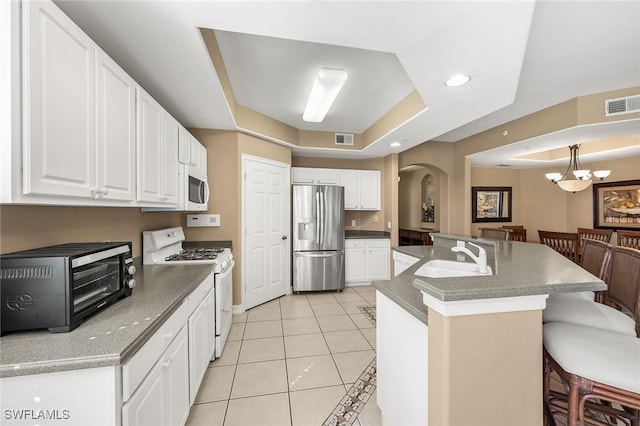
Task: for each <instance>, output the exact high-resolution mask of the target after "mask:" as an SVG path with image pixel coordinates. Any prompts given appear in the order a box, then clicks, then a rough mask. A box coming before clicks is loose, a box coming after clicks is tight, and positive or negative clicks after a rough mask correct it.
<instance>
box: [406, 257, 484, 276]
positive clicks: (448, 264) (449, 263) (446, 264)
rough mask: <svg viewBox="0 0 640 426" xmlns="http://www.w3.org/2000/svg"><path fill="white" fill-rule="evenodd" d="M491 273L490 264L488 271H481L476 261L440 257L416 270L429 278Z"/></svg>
mask: <svg viewBox="0 0 640 426" xmlns="http://www.w3.org/2000/svg"><path fill="white" fill-rule="evenodd" d="M491 274H492V272H491V267H490V266H487V272H480V271H479V270H478V265H476V264H475V263H468V262H456V261H454V260H439V259H436V260H430V261H429V262H427V263H425V264H424V265H422V266H421V267H420V268H418V270H417V271H416V275H419V276H421V277H428V278H444V277H473V276H478V275H491Z"/></svg>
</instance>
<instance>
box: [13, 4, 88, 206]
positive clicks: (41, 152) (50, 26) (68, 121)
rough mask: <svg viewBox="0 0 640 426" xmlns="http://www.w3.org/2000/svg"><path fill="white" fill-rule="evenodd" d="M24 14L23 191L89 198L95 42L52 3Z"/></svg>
mask: <svg viewBox="0 0 640 426" xmlns="http://www.w3.org/2000/svg"><path fill="white" fill-rule="evenodd" d="M22 11H23V25H24V31H23V36H24V38H23V50H22V55H23V57H24V59H25V61H24V68H23V79H24V80H23V96H22V99H23V100H24V106H25V114H24V116H23V119H24V134H23V167H24V175H23V178H24V182H23V192H24V193H25V194H30V193H35V194H52V195H68V196H76V197H87V198H88V197H91V196H92V193H91V190H92V189H93V187H94V179H95V173H94V168H95V163H94V162H95V68H94V67H95V44H94V43H93V42H92V41H91V39H90V38H89V37H87V35H86V34H84V33H83V32H82V31H81V30H80V28H78V27H77V26H76V25H75V24H74V23H73V22H72V21H71V20H70V19H69V18H68V17H67V16H66V15H65V14H64V13H62V11H61V10H60V9H58V7H57V6H56V5H54V4H53V3H50V2H36V1H33V2H24V3H22ZM3 96H8V94H4V95H3ZM5 142H6V143H8V141H5ZM3 143H4V142H3Z"/></svg>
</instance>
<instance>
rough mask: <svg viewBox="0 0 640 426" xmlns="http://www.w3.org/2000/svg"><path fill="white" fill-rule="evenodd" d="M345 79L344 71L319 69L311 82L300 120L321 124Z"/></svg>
mask: <svg viewBox="0 0 640 426" xmlns="http://www.w3.org/2000/svg"><path fill="white" fill-rule="evenodd" d="M347 77H348V74H347V72H346V71H345V70H339V69H335V68H320V70H319V71H318V75H317V76H316V80H315V81H314V82H313V87H312V88H311V94H310V95H309V99H308V100H307V106H306V107H305V109H304V114H302V119H303V120H304V121H307V122H309V123H321V122H322V120H324V117H325V115H327V112H329V108H331V105H332V104H333V101H335V100H336V97H337V96H338V93H340V90H341V89H342V86H343V85H344V82H345V81H347Z"/></svg>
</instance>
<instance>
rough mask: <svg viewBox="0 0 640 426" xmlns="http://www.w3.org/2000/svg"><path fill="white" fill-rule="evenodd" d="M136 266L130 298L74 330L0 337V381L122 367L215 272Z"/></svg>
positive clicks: (188, 267)
mask: <svg viewBox="0 0 640 426" xmlns="http://www.w3.org/2000/svg"><path fill="white" fill-rule="evenodd" d="M135 265H136V267H137V269H138V270H137V272H136V274H135V279H136V282H137V285H136V287H135V288H134V289H133V293H132V295H131V296H129V297H127V298H124V299H122V300H120V301H118V302H116V303H115V304H113V305H111V306H109V307H108V308H107V309H105V310H103V311H101V312H98V313H96V314H94V315H92V316H90V317H88V318H86V319H85V320H84V322H83V323H82V324H80V326H79V327H78V328H76V329H75V330H72V331H70V332H68V333H50V332H49V331H47V330H35V331H25V332H14V333H9V334H7V335H6V336H2V337H0V345H1V347H2V351H1V354H0V377H12V376H23V375H29V374H40V373H50V372H55V371H67V370H77V369H82V368H93V367H105V366H115V365H119V364H122V363H124V362H125V361H127V359H129V358H130V357H131V356H132V355H133V354H135V353H136V351H138V350H139V349H140V348H141V347H142V345H143V344H144V343H145V342H146V341H147V340H148V339H149V338H150V337H151V336H152V335H153V333H154V332H155V331H156V330H157V329H158V328H160V326H161V325H162V324H163V323H164V322H165V320H167V319H168V318H169V316H171V314H172V313H173V312H174V311H175V310H176V309H177V308H178V307H179V306H180V304H181V303H182V301H183V300H184V299H185V297H187V296H188V295H189V294H190V293H191V292H192V291H193V290H194V289H195V288H196V287H197V286H198V285H200V283H202V281H203V280H204V279H205V278H206V277H207V276H208V275H209V274H210V273H211V272H212V267H211V265H170V266H167V265H154V266H142V265H140V264H139V263H138V262H136V263H135Z"/></svg>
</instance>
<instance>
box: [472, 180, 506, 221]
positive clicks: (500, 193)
mask: <svg viewBox="0 0 640 426" xmlns="http://www.w3.org/2000/svg"><path fill="white" fill-rule="evenodd" d="M471 209H472V211H471V215H472V217H471V221H472V222H473V223H479V222H511V187H510V186H474V187H472V188H471Z"/></svg>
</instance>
